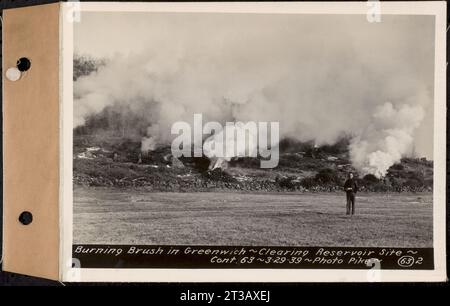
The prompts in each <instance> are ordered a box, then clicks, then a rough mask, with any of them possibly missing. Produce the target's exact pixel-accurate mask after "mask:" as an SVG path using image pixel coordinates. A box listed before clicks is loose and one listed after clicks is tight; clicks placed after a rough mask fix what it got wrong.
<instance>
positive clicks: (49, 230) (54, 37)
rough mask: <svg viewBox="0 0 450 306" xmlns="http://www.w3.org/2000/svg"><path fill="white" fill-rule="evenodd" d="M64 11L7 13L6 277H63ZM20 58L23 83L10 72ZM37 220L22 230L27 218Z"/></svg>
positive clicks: (50, 8)
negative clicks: (26, 65)
mask: <svg viewBox="0 0 450 306" xmlns="http://www.w3.org/2000/svg"><path fill="white" fill-rule="evenodd" d="M59 39H60V38H59V3H56V4H50V5H40V6H33V7H26V8H18V9H9V10H5V11H3V72H2V73H3V181H4V187H3V212H4V215H3V221H4V223H3V224H4V228H3V231H4V232H3V248H4V249H3V252H4V259H3V269H4V270H5V271H10V272H16V273H22V274H28V275H33V276H39V277H45V278H50V279H58V276H59V271H58V267H59V263H58V259H59V204H58V203H59ZM21 57H27V58H29V59H30V61H31V68H30V69H29V70H28V71H27V72H25V73H22V76H21V78H20V79H19V80H18V81H15V82H12V81H9V80H7V79H6V77H5V72H6V70H7V69H8V68H10V67H15V65H16V62H17V60H18V59H19V58H21ZM23 211H29V212H31V213H32V214H33V222H32V223H31V224H29V225H23V224H21V223H20V222H19V220H18V218H19V215H20V213H21V212H23Z"/></svg>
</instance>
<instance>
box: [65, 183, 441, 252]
mask: <svg viewBox="0 0 450 306" xmlns="http://www.w3.org/2000/svg"><path fill="white" fill-rule="evenodd" d="M356 213H357V214H356V215H354V216H346V215H345V195H344V194H340V193H320V194H319V193H259V194H258V193H257V194H248V193H230V192H228V193H217V192H208V193H207V192H202V193H199V192H198V193H168V192H166V193H150V192H139V191H135V190H133V191H125V190H119V189H113V188H92V187H90V188H87V187H76V188H75V190H74V243H75V244H144V245H151V244H200V245H272V246H361V247H363V246H372V247H376V246H380V247H382V246H383V247H431V246H432V233H433V222H432V194H431V193H427V194H425V193H418V194H405V193H399V194H381V193H368V194H358V196H357V200H356Z"/></svg>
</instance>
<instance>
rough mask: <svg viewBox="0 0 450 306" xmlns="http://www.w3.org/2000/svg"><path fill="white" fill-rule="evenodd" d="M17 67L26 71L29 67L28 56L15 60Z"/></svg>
mask: <svg viewBox="0 0 450 306" xmlns="http://www.w3.org/2000/svg"><path fill="white" fill-rule="evenodd" d="M16 67H17V69H19V70H20V71H21V72H24V71H27V70H28V69H30V67H31V62H30V60H29V59H28V58H26V57H21V58H19V60H18V61H17V64H16Z"/></svg>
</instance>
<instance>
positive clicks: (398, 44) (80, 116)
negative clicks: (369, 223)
mask: <svg viewBox="0 0 450 306" xmlns="http://www.w3.org/2000/svg"><path fill="white" fill-rule="evenodd" d="M99 14H100V15H101V18H100V17H99ZM81 20H82V21H81V23H79V24H76V25H75V46H76V51H77V52H79V53H81V54H89V55H91V56H94V57H97V58H106V59H107V60H106V64H105V65H104V66H102V67H100V68H99V70H98V71H97V72H94V73H92V74H90V75H88V76H85V77H80V78H79V79H78V80H77V81H76V82H75V84H74V122H75V127H76V126H79V125H83V124H84V122H85V120H86V118H87V117H88V116H90V115H92V114H95V113H98V112H100V111H102V110H103V109H105V108H106V107H113V108H114V107H124V106H126V107H127V108H128V110H129V111H130V112H132V113H136V114H139V117H145V118H146V120H147V121H148V126H149V129H148V131H147V133H146V135H142V136H143V137H144V138H143V142H142V148H143V149H152V148H154V146H155V145H156V144H157V143H170V141H171V140H172V139H173V135H170V127H171V125H172V124H173V123H174V122H176V121H181V120H182V121H187V122H192V119H193V114H194V113H201V114H203V118H204V120H205V121H218V122H220V123H224V122H226V121H242V122H247V121H256V122H258V121H267V122H270V121H278V122H280V136H281V137H293V138H296V139H298V140H300V141H308V140H315V141H316V143H317V144H318V145H321V144H327V143H333V142H335V141H336V140H337V139H338V138H339V137H340V136H342V135H343V134H350V135H352V136H353V139H352V141H351V147H350V155H351V159H352V163H353V164H354V166H355V167H357V169H358V170H359V171H361V172H362V173H372V174H375V175H377V176H379V177H380V176H382V175H384V174H385V173H386V170H387V169H388V167H389V166H391V165H392V164H393V163H395V162H398V161H399V160H400V158H401V157H402V156H405V155H407V154H411V152H412V150H413V148H414V150H415V151H416V152H417V153H418V154H421V155H425V156H427V157H431V158H432V142H431V141H432V135H433V130H432V127H433V122H432V117H433V84H434V79H433V73H434V19H433V18H432V17H429V16H383V20H382V22H381V23H375V24H371V23H368V22H367V20H366V18H365V15H364V16H363V15H361V16H358V15H351V16H344V15H339V16H337V15H336V16H333V15H327V16H320V15H312V16H308V15H267V14H253V15H249V14H170V13H158V14H156V13H153V14H150V13H83V15H82V18H81ZM94 25H95V26H94ZM93 32H94V33H93ZM88 33H89V34H88ZM112 33H114V34H112ZM130 36H131V37H132V38H133V37H134V38H135V39H134V40H133V39H131V38H130ZM93 37H95V39H93ZM136 38H139V39H136ZM418 136H420V139H417V137H418ZM430 139H431V140H430Z"/></svg>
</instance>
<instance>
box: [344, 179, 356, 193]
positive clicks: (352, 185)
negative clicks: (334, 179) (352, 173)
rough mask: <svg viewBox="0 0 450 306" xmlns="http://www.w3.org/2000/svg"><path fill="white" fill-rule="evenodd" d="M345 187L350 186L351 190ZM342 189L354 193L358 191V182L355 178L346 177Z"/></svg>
mask: <svg viewBox="0 0 450 306" xmlns="http://www.w3.org/2000/svg"><path fill="white" fill-rule="evenodd" d="M347 188H351V189H352V190H347ZM344 190H345V192H347V193H350V194H355V193H357V192H358V184H356V180H355V179H347V180H346V181H345V183H344Z"/></svg>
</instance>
